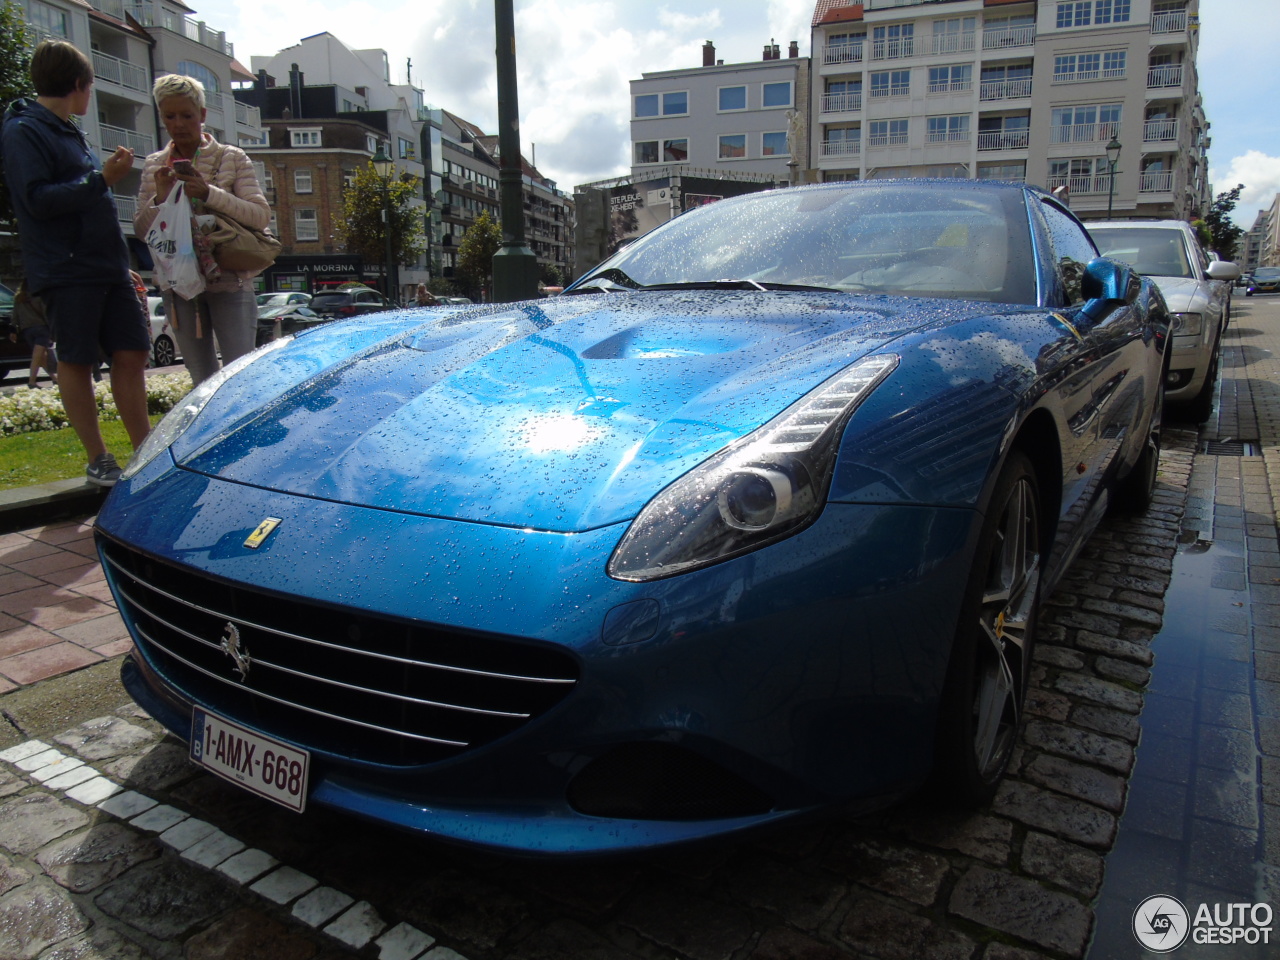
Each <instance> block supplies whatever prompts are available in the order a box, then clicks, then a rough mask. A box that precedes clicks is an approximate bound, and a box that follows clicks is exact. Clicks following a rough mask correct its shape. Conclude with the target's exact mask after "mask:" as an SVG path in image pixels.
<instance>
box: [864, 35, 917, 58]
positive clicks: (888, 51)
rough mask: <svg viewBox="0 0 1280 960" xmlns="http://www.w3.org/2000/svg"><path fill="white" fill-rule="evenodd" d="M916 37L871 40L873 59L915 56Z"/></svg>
mask: <svg viewBox="0 0 1280 960" xmlns="http://www.w3.org/2000/svg"><path fill="white" fill-rule="evenodd" d="M915 50H916V41H915V37H893V38H891V39H889V40H872V41H871V59H872V60H898V59H901V58H902V57H912V56H915Z"/></svg>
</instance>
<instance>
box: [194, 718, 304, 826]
mask: <svg viewBox="0 0 1280 960" xmlns="http://www.w3.org/2000/svg"><path fill="white" fill-rule="evenodd" d="M191 759H192V761H194V762H195V763H197V764H199V765H200V766H202V767H204V768H205V769H206V770H208V771H210V772H211V773H216V774H217V775H218V776H220V777H222V778H223V779H224V780H230V781H231V782H232V783H235V784H239V785H240V786H242V787H244V788H245V789H246V790H250V791H252V792H253V793H256V794H257V795H258V796H260V797H266V798H267V799H268V800H272V801H274V802H276V803H278V804H280V805H281V806H283V807H288V808H289V809H290V810H293V811H295V812H297V813H301V812H302V810H303V808H304V807H305V806H306V804H307V774H308V771H309V769H310V766H311V754H310V753H308V752H307V751H306V750H299V749H298V748H297V747H291V746H289V744H287V743H281V742H280V741H279V740H274V739H272V738H271V737H264V736H263V735H262V734H260V733H256V732H254V731H252V730H248V729H246V728H244V727H242V726H240V724H238V723H233V722H232V721H230V720H227V719H224V718H223V717H220V716H218V715H217V714H215V713H209V712H208V711H207V710H202V709H201V708H199V707H196V708H195V710H194V711H193V712H192V716H191Z"/></svg>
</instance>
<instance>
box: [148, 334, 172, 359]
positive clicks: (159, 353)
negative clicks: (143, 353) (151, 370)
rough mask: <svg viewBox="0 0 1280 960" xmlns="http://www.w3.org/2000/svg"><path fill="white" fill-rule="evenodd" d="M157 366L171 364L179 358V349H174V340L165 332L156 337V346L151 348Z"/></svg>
mask: <svg viewBox="0 0 1280 960" xmlns="http://www.w3.org/2000/svg"><path fill="white" fill-rule="evenodd" d="M151 355H152V356H153V357H154V358H155V361H156V366H157V367H167V366H170V365H171V364H172V363H173V361H174V360H175V359H177V351H175V350H174V349H173V341H172V340H170V339H169V338H168V337H167V336H165V335H164V334H163V333H162V334H160V336H158V337H156V342H155V346H154V347H153V348H152V350H151Z"/></svg>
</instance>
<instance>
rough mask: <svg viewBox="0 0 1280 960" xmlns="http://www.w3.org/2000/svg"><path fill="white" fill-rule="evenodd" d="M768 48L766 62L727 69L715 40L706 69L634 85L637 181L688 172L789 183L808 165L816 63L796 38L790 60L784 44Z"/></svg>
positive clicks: (648, 76)
mask: <svg viewBox="0 0 1280 960" xmlns="http://www.w3.org/2000/svg"><path fill="white" fill-rule="evenodd" d="M764 50H765V57H764V58H763V59H761V60H759V61H756V62H749V63H733V64H725V63H724V61H722V60H716V57H715V47H714V45H713V44H712V43H711V41H707V43H706V45H705V46H704V47H703V65H702V66H701V67H696V68H690V69H682V70H663V71H659V72H653V73H645V74H642V75H641V79H639V80H632V81H631V175H632V177H633V178H634V179H635V180H636V181H641V180H646V179H648V178H649V177H650V176H651V175H652V174H653V173H654V172H655V171H659V170H665V171H666V172H667V173H678V172H680V170H681V169H684V170H689V171H693V170H697V171H698V173H699V174H700V175H702V176H711V177H717V176H724V177H729V178H734V179H744V178H746V179H759V180H777V181H780V182H784V183H785V182H788V181H789V180H790V179H791V178H792V175H793V173H796V172H797V171H800V170H804V169H805V168H806V167H808V166H809V158H808V138H807V137H806V136H805V134H804V116H805V114H806V113H807V103H808V96H809V94H808V87H809V58H808V57H801V56H800V55H799V44H798V42H796V41H792V43H791V44H790V48H789V50H788V56H786V57H785V58H784V57H781V56H780V51H779V49H778V47H777V45H776V44H773V43H769V44H767V45H766V46H765V48H764ZM664 175H666V174H664Z"/></svg>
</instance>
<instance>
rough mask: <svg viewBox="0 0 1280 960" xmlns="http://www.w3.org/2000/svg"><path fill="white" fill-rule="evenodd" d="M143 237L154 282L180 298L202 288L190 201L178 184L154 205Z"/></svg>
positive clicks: (197, 291) (187, 296) (190, 295)
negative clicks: (162, 199)
mask: <svg viewBox="0 0 1280 960" xmlns="http://www.w3.org/2000/svg"><path fill="white" fill-rule="evenodd" d="M146 240H147V246H148V247H150V248H151V259H152V260H153V261H154V262H155V280H156V286H158V287H159V288H160V289H161V290H172V291H173V292H174V293H176V294H177V295H178V296H180V297H182V298H183V299H184V300H190V299H191V298H192V297H194V296H196V295H197V294H199V293H203V292H204V275H203V274H202V273H201V272H200V260H199V258H198V257H197V255H196V251H195V249H194V247H192V244H191V201H190V200H188V199H187V196H186V194H185V193H183V190H182V186H181V185H180V184H179V185H177V186H175V187H174V188H173V189H172V190H170V191H169V197H168V199H166V200H165V202H164V203H162V204H160V206H159V207H158V208H157V209H156V218H155V219H154V220H153V221H151V229H150V230H148V231H147V236H146Z"/></svg>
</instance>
